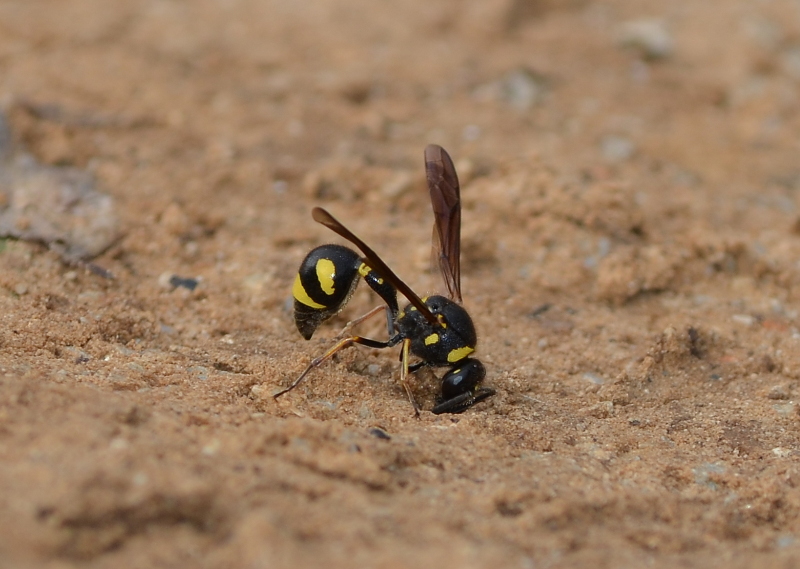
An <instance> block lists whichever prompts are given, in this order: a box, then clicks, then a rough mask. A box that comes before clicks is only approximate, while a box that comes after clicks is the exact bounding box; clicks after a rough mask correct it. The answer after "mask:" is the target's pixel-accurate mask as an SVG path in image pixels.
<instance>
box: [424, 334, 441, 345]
mask: <svg viewBox="0 0 800 569" xmlns="http://www.w3.org/2000/svg"><path fill="white" fill-rule="evenodd" d="M438 341H439V334H431V335H430V336H428V337H427V338H425V345H426V346H430V345H431V344H435V343H436V342H438Z"/></svg>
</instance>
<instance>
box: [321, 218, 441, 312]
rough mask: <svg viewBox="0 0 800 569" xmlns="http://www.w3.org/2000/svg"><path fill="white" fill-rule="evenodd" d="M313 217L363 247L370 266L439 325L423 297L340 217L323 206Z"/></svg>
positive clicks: (360, 247) (362, 250) (357, 245)
mask: <svg viewBox="0 0 800 569" xmlns="http://www.w3.org/2000/svg"><path fill="white" fill-rule="evenodd" d="M311 217H313V218H314V221H316V222H317V223H321V224H322V225H324V226H325V227H327V228H328V229H330V230H331V231H333V232H334V233H338V234H339V235H341V236H342V237H344V238H345V239H347V240H348V241H350V243H352V244H353V245H355V246H356V247H358V248H359V249H361V252H362V253H364V257H365V258H366V259H367V262H368V263H369V266H370V267H371V268H372V270H374V271H375V272H377V273H378V274H379V275H380V276H381V277H383V278H384V279H386V280H387V281H389V282H390V283H391V284H392V286H394V288H396V289H397V290H398V292H400V294H402V295H403V296H405V297H406V298H407V299H408V301H409V302H410V303H411V304H412V305H413V306H414V307H415V308H416V309H417V310H419V311H420V313H421V314H422V315H423V316H425V318H426V319H427V320H428V322H430V323H431V324H434V325H436V326H438V325H439V321H438V320H437V319H436V316H434V315H433V313H432V312H431V311H430V310H429V309H428V307H427V306H425V303H424V302H422V299H421V298H420V297H419V296H417V294H416V293H415V292H414V291H413V290H411V287H409V286H408V285H407V284H406V283H404V282H403V281H401V280H400V277H398V276H397V275H396V274H394V272H393V271H392V269H390V268H389V267H388V266H387V265H386V263H384V262H383V261H382V260H381V258H380V257H378V254H377V253H376V252H375V251H373V250H372V249H370V248H369V247H368V246H367V244H366V243H364V242H363V241H362V240H361V239H359V238H358V237H356V236H355V235H354V234H353V232H352V231H350V230H349V229H347V228H346V227H345V226H344V225H342V223H341V222H340V221H339V220H338V219H336V218H335V217H333V216H332V215H331V214H330V213H328V212H327V211H325V210H324V209H322V208H321V207H315V208H314V209H313V210H312V211H311Z"/></svg>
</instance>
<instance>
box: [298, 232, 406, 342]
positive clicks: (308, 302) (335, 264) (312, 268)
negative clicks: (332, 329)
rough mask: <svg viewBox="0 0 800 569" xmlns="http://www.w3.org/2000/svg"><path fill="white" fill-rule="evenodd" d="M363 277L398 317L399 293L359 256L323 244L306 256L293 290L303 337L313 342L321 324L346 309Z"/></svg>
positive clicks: (337, 247) (346, 250)
mask: <svg viewBox="0 0 800 569" xmlns="http://www.w3.org/2000/svg"><path fill="white" fill-rule="evenodd" d="M359 277H361V278H363V279H364V280H365V281H366V282H367V284H368V285H369V287H370V288H371V289H372V290H374V291H375V292H376V293H378V295H380V297H381V298H382V299H383V300H384V301H385V302H386V304H387V306H388V307H389V312H390V313H391V317H392V318H394V316H395V315H396V314H397V312H398V307H397V292H396V291H395V289H394V287H393V286H392V285H391V284H390V283H388V282H386V281H384V280H383V279H382V278H381V277H380V275H378V274H377V273H376V272H375V271H373V270H372V268H370V267H369V266H368V265H367V264H366V263H365V262H364V260H363V259H362V258H361V257H359V256H358V253H356V252H355V251H353V250H351V249H349V248H347V247H344V246H342V245H322V246H320V247H317V248H316V249H313V250H312V251H311V252H310V253H309V254H308V255H306V258H305V259H303V262H302V263H301V264H300V270H299V271H297V276H296V277H295V279H294V286H293V287H292V295H293V296H294V322H295V324H296V325H297V329H298V330H299V331H300V333H301V334H302V335H303V338H305V339H306V340H310V339H311V336H313V335H314V331H315V330H316V329H317V328H318V327H319V325H320V324H322V323H323V322H324V321H325V320H327V319H328V318H331V317H332V316H335V315H336V314H337V313H339V312H340V311H341V310H342V309H343V308H344V307H345V305H346V304H347V302H348V301H349V300H350V297H351V296H352V295H353V292H354V291H355V290H356V286H358V279H359Z"/></svg>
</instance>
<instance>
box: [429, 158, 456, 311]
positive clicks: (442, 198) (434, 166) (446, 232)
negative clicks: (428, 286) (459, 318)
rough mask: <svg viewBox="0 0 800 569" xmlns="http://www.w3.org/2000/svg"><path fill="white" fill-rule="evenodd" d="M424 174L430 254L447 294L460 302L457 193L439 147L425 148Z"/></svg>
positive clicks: (452, 168)
mask: <svg viewBox="0 0 800 569" xmlns="http://www.w3.org/2000/svg"><path fill="white" fill-rule="evenodd" d="M425 174H426V176H427V178H428V189H429V190H430V194H431V205H432V206H433V215H434V220H435V223H434V230H433V255H434V259H435V261H434V262H435V263H436V264H438V265H439V271H440V272H441V275H442V278H443V279H444V284H445V286H446V287H447V293H448V295H449V296H450V298H451V299H453V300H456V301H458V302H459V303H460V302H462V299H461V190H460V189H459V185H458V175H457V174H456V168H455V166H454V165H453V160H452V159H451V158H450V155H449V154H448V153H447V151H446V150H445V149H444V148H442V147H441V146H437V145H436V144H430V145H428V147H427V148H425Z"/></svg>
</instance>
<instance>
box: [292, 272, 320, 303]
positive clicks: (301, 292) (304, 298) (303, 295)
mask: <svg viewBox="0 0 800 569" xmlns="http://www.w3.org/2000/svg"><path fill="white" fill-rule="evenodd" d="M292 295H293V296H294V299H295V300H296V301H297V302H299V303H301V304H305V305H306V306H310V307H311V308H325V306H323V305H322V304H320V303H318V302H314V301H313V300H311V297H310V296H308V293H307V292H306V289H305V288H304V287H303V283H302V282H300V275H299V274H298V275H297V277H295V279H294V285H293V286H292Z"/></svg>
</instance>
